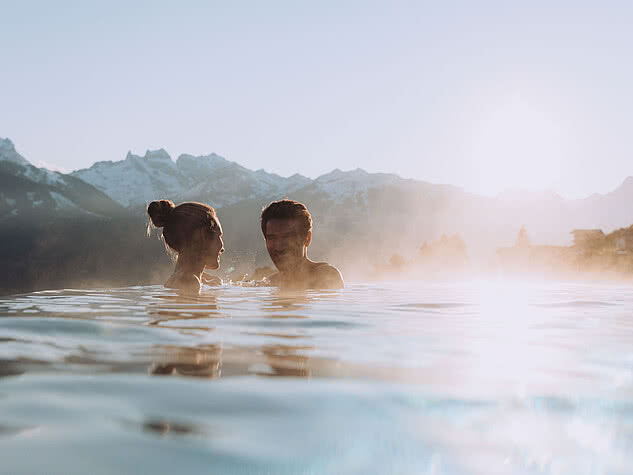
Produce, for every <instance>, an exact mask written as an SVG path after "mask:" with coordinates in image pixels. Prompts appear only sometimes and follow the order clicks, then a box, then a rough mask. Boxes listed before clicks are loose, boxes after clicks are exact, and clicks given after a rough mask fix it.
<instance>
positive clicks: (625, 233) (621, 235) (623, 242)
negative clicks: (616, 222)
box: [605, 225, 633, 255]
mask: <svg viewBox="0 0 633 475" xmlns="http://www.w3.org/2000/svg"><path fill="white" fill-rule="evenodd" d="M605 248H606V249H608V250H609V251H612V252H615V253H616V254H617V255H627V254H633V225H631V226H629V227H628V228H621V229H616V230H615V231H613V232H612V233H609V234H607V235H606V236H605Z"/></svg>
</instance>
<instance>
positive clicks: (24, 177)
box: [0, 139, 121, 218]
mask: <svg viewBox="0 0 633 475" xmlns="http://www.w3.org/2000/svg"><path fill="white" fill-rule="evenodd" d="M119 212H121V206H120V205H119V204H118V203H116V202H115V201H113V200H111V199H110V198H108V197H107V196H106V195H105V194H103V193H102V192H100V191H99V190H97V189H96V188H94V187H93V186H91V185H89V184H88V183H86V182H84V181H82V180H80V179H78V178H76V177H74V176H71V175H66V174H63V173H59V172H55V171H51V170H47V169H45V168H38V167H35V166H33V165H32V164H31V163H30V162H29V161H28V160H26V159H25V158H24V157H23V156H22V155H20V154H19V153H18V152H17V151H16V149H15V146H14V145H13V142H11V140H9V139H0V218H3V217H6V216H26V215H30V214H33V213H35V214H41V215H44V216H46V215H50V216H54V215H56V214H59V213H63V214H71V215H72V214H90V215H97V216H111V215H113V214H116V213H119Z"/></svg>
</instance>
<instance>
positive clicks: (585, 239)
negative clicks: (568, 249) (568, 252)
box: [571, 229, 605, 254]
mask: <svg viewBox="0 0 633 475" xmlns="http://www.w3.org/2000/svg"><path fill="white" fill-rule="evenodd" d="M571 234H572V235H573V236H574V245H573V247H574V248H575V249H576V252H578V253H579V254H584V253H586V252H591V251H596V250H599V249H600V248H602V247H603V246H604V244H605V235H604V233H603V232H602V230H601V229H574V230H573V231H572V232H571Z"/></svg>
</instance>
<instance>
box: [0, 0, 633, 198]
mask: <svg viewBox="0 0 633 475" xmlns="http://www.w3.org/2000/svg"><path fill="white" fill-rule="evenodd" d="M520 3H521V4H523V6H519V4H520ZM130 4H134V6H130ZM554 5H555V6H554ZM632 25H633V2H630V1H624V2H608V1H601V2H598V1H593V2H582V1H578V0H575V1H569V2H553V1H545V2H538V1H529V2H527V1H526V2H507V1H500V2H481V1H465V2H450V1H446V2H438V1H436V0H434V1H431V2H422V1H419V2H402V3H397V2H393V1H384V2H369V1H358V2H351V1H348V2H346V1H341V0H337V1H333V2H325V1H319V2H307V1H305V2H301V1H288V2H275V1H273V0H267V1H254V2H239V1H222V2H210V1H208V2H184V1H179V2H175V1H171V2H161V1H156V0H154V1H151V2H129V1H126V2H116V1H112V0H110V1H104V2H87V1H77V2H64V1H60V2H50V1H43V2H30V1H18V0H15V1H4V0H0V61H1V63H0V64H1V65H2V66H1V69H0V98H1V102H0V103H1V108H0V137H9V138H11V139H12V140H13V141H14V142H15V144H16V147H17V149H18V151H19V152H21V153H22V155H24V156H25V157H26V158H27V159H29V160H30V161H32V162H33V163H36V164H40V165H42V164H46V165H48V166H50V167H59V168H62V169H65V170H72V169H77V168H84V167H88V166H90V165H91V164H92V163H94V162H95V161H98V160H121V159H123V158H124V157H125V154H126V152H127V151H128V150H132V152H134V153H137V154H143V153H144V152H145V150H146V149H156V148H161V147H162V148H165V149H166V150H167V151H168V152H169V153H170V154H171V155H172V157H173V158H176V157H177V156H178V155H179V154H181V153H191V154H195V155H199V154H208V153H211V152H216V153H218V154H220V155H223V156H225V157H226V158H228V159H230V160H234V161H237V162H239V163H240V164H242V165H244V166H246V167H248V168H252V169H259V168H264V169H266V170H267V171H272V172H276V173H279V174H281V175H290V174H293V173H296V172H298V173H302V174H304V175H307V176H310V177H316V176H318V175H320V174H322V173H326V172H328V171H330V170H332V169H333V168H341V169H343V170H347V169H353V168H357V167H361V168H364V169H365V170H367V171H371V172H376V171H381V172H395V173H398V174H400V175H401V176H403V177H410V178H416V179H421V180H426V181H430V182H434V183H451V184H455V185H458V186H462V187H464V188H466V189H467V190H471V191H476V192H482V193H486V194H495V193H497V192H499V191H502V190H504V189H506V188H523V189H528V190H543V189H553V190H554V191H557V192H559V193H561V194H562V195H564V196H567V197H577V196H584V195H587V194H589V193H592V192H605V191H609V190H611V189H613V188H615V187H616V186H618V185H619V184H620V183H621V182H622V181H623V179H624V178H625V177H626V176H628V175H633V27H632Z"/></svg>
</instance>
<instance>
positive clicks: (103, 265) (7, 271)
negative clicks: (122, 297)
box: [0, 216, 173, 294]
mask: <svg viewBox="0 0 633 475" xmlns="http://www.w3.org/2000/svg"><path fill="white" fill-rule="evenodd" d="M144 227H145V223H144V221H143V219H142V218H139V217H136V216H129V217H123V218H111V219H103V218H101V219H100V218H87V217H74V218H63V219H60V218H56V219H55V220H51V221H49V222H45V221H43V220H33V219H32V218H31V219H28V220H26V219H24V220H20V219H11V220H4V221H3V222H2V223H0V262H1V263H2V272H0V294H11V293H18V292H27V291H32V290H43V289H60V288H70V287H72V288H89V287H113V286H128V285H139V284H151V283H158V282H163V281H164V279H165V278H166V277H167V276H168V275H169V273H170V272H171V269H172V266H173V264H172V263H171V261H170V259H169V257H168V256H167V255H166V254H165V252H164V248H163V244H162V242H160V241H159V240H158V239H156V238H153V239H148V238H147V236H146V233H145V229H144Z"/></svg>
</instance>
